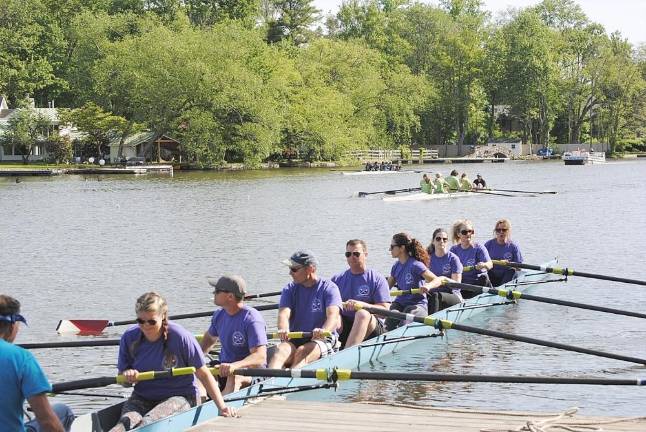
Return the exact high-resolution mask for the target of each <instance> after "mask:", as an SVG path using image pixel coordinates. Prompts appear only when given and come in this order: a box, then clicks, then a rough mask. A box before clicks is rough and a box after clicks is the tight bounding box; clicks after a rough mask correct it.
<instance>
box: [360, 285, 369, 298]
mask: <svg viewBox="0 0 646 432" xmlns="http://www.w3.org/2000/svg"><path fill="white" fill-rule="evenodd" d="M369 293H370V287H369V286H368V285H361V286H360V287H359V290H358V295H359V296H361V297H368V294H369Z"/></svg>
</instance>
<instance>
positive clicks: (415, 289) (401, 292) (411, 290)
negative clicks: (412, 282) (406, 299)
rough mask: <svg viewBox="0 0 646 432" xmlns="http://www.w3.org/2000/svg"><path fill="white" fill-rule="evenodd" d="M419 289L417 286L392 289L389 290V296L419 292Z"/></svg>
mask: <svg viewBox="0 0 646 432" xmlns="http://www.w3.org/2000/svg"><path fill="white" fill-rule="evenodd" d="M420 292H421V291H420V289H419V288H413V289H410V290H392V291H390V296H391V297H397V296H400V295H405V294H420Z"/></svg>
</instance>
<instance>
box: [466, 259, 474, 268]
mask: <svg viewBox="0 0 646 432" xmlns="http://www.w3.org/2000/svg"><path fill="white" fill-rule="evenodd" d="M474 265H476V259H475V258H470V259H468V260H467V265H466V266H465V267H471V266H474Z"/></svg>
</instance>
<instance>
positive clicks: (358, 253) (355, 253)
mask: <svg viewBox="0 0 646 432" xmlns="http://www.w3.org/2000/svg"><path fill="white" fill-rule="evenodd" d="M352 255H354V256H356V257H357V258H359V257H360V256H361V252H357V251H354V252H346V253H345V257H346V258H350V257H351V256H352Z"/></svg>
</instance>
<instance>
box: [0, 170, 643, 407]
mask: <svg viewBox="0 0 646 432" xmlns="http://www.w3.org/2000/svg"><path fill="white" fill-rule="evenodd" d="M406 168H408V167H406ZM406 168H405V169H406ZM453 168H456V169H458V170H459V171H460V172H463V171H466V172H467V173H469V176H470V178H472V179H473V178H475V174H476V173H481V174H482V175H483V177H484V178H485V179H486V180H487V182H488V184H489V185H490V186H491V187H499V188H501V189H520V190H535V191H542V190H553V191H558V194H557V195H538V196H534V197H527V196H523V197H505V196H488V195H483V196H481V197H480V196H479V197H473V198H468V199H467V198H464V199H451V200H442V201H436V202H433V201H426V202H400V203H389V202H383V201H382V200H381V199H379V198H380V196H378V195H377V196H373V197H372V198H352V197H351V196H352V194H353V192H357V191H378V190H386V189H399V188H405V187H415V186H418V182H419V179H420V177H421V174H417V173H406V174H395V175H381V176H380V175H376V176H343V175H341V174H340V173H339V172H336V171H330V170H275V171H254V172H240V173H201V172H200V173H181V172H176V174H175V176H174V177H162V176H137V177H135V176H105V177H98V178H97V177H96V176H85V177H84V176H61V177H53V178H50V179H42V178H23V179H22V182H21V183H15V180H14V179H11V178H8V179H7V178H0V263H1V266H2V267H1V268H2V277H1V278H0V292H2V293H7V294H9V295H12V296H14V297H17V298H18V299H19V300H20V301H21V302H22V304H23V313H24V315H25V316H26V317H27V319H28V320H29V326H28V327H26V326H23V327H22V329H21V332H20V334H19V336H18V340H17V342H18V343H21V342H22V343H26V342H48V341H59V340H67V339H78V337H76V336H59V335H57V334H56V332H55V331H54V330H55V328H56V324H57V323H58V320H59V319H62V318H66V319H70V318H96V319H110V320H125V319H132V318H134V302H135V299H136V298H137V297H138V296H139V295H140V294H142V293H144V292H146V291H150V290H156V291H159V292H160V293H162V294H163V295H164V296H165V297H166V298H167V300H168V302H169V306H170V312H171V314H178V313H188V312H199V311H208V310H210V309H211V308H212V307H213V305H212V302H211V300H212V296H211V292H212V288H211V287H210V286H209V285H208V284H207V282H206V276H219V275H221V274H223V273H239V274H241V275H243V277H244V278H245V279H246V280H247V284H248V286H249V288H250V290H251V291H252V292H270V291H277V290H280V289H281V288H282V287H283V286H284V285H285V284H286V283H287V282H288V281H289V280H290V277H289V274H288V270H287V268H286V267H285V266H283V265H282V264H281V263H280V261H281V260H282V259H284V258H286V257H288V256H289V255H290V254H291V253H292V252H293V251H295V250H296V249H299V248H309V249H311V250H313V251H314V252H315V253H316V254H317V255H318V257H319V261H320V269H319V274H320V275H322V276H323V277H329V276H331V275H333V274H334V273H337V272H339V271H341V270H344V269H345V268H346V261H345V257H344V256H343V252H344V250H345V242H346V241H347V240H348V239H350V238H362V239H364V240H366V241H367V243H368V248H369V256H368V262H369V265H370V266H371V267H374V268H376V269H378V270H380V271H382V272H384V273H388V272H389V269H390V266H391V264H392V259H391V258H390V254H389V252H388V246H389V244H390V238H391V236H392V235H393V234H394V233H396V232H400V231H407V232H410V233H412V234H413V235H414V236H415V237H416V238H418V239H420V240H421V241H422V243H423V244H425V245H426V244H428V243H429V241H430V237H431V233H432V231H433V230H434V229H435V228H436V227H440V226H443V227H446V228H448V227H450V225H451V224H452V223H453V221H454V220H455V219H458V218H463V217H466V218H469V219H471V220H472V221H473V222H474V224H475V228H476V238H477V240H478V241H479V242H482V243H484V241H486V240H487V239H489V238H491V236H492V230H493V227H494V223H495V221H496V220H497V219H498V218H501V217H507V218H509V219H511V221H512V224H513V238H514V240H516V241H517V242H518V243H519V244H520V246H521V248H522V251H523V255H524V257H525V262H527V263H531V264H539V263H541V262H543V261H546V260H548V259H551V258H553V257H555V256H558V257H559V259H560V265H561V266H564V267H565V266H567V267H569V268H573V269H575V270H579V271H583V272H589V273H599V274H606V275H616V276H623V277H628V278H634V279H641V280H644V279H646V276H645V275H644V269H646V254H645V253H644V245H646V229H645V227H644V220H645V214H646V188H645V187H644V178H645V175H646V161H640V160H632V161H620V162H609V163H607V164H605V165H595V166H580V167H578V166H565V165H563V163H562V162H559V161H546V162H508V163H504V164H489V163H485V164H454V165H427V166H425V167H424V169H426V170H428V171H431V172H436V171H438V170H439V171H441V172H442V173H443V174H444V175H448V172H449V171H450V170H451V169H453ZM532 293H533V294H536V295H542V296H552V297H555V298H561V299H568V300H574V301H581V302H584V303H594V304H601V305H606V306H610V307H615V308H623V309H627V310H634V311H641V312H643V311H644V306H645V305H646V287H643V286H638V285H627V284H619V283H612V282H603V281H598V280H593V279H584V278H576V277H571V278H570V279H569V281H568V282H567V283H554V284H545V285H542V286H540V287H539V288H537V289H536V290H534V291H533V292H532ZM264 314H265V318H266V320H267V323H268V327H269V328H275V324H276V319H275V312H265V313H264ZM208 323H209V319H208V318H201V319H193V320H186V321H182V324H183V325H185V326H186V327H187V328H188V329H189V330H190V331H192V332H195V333H202V332H203V331H204V330H205V329H206V328H207V327H208ZM471 324H472V325H482V326H486V327H487V328H492V329H497V330H501V331H506V332H512V333H516V334H521V335H526V336H532V337H537V338H541V339H549V340H554V341H558V342H562V343H568V344H572V345H579V346H584V347H588V348H594V349H599V350H603V351H608V352H613V353H618V354H623V355H629V356H634V357H639V358H646V344H645V343H644V341H645V340H646V321H645V320H640V319H637V318H629V317H619V316H614V315H607V314H600V313H596V312H591V311H584V310H578V309H571V308H564V307H560V306H551V305H544V304H539V303H535V302H524V301H521V303H520V304H519V305H518V306H515V307H506V309H504V310H498V312H497V313H493V314H491V313H485V314H483V316H482V317H480V318H478V319H477V320H476V321H475V322H472V323H471ZM123 330H124V328H123V327H112V328H109V331H108V332H106V334H105V336H104V337H106V338H116V337H118V335H119V334H120V333H121V332H122V331H123ZM438 346H440V347H442V349H441V350H438V349H437V347H438ZM432 347H434V349H432V350H429V349H425V347H424V344H423V343H418V344H417V346H415V347H412V348H410V349H405V350H402V351H400V352H398V353H396V354H395V355H394V356H393V357H390V358H388V359H386V360H385V361H384V363H379V364H375V365H374V369H375V370H384V369H387V370H388V371H398V370H400V371H409V372H413V371H433V372H450V373H469V374H510V375H512V374H517V375H541V376H568V377H571V376H594V377H622V378H626V377H629V378H632V377H641V378H646V369H645V368H644V367H643V366H638V365H631V364H628V363H624V362H620V361H615V360H610V359H602V358H597V357H590V356H586V355H583V354H576V353H570V352H565V351H559V350H554V349H550V348H543V347H537V346H532V345H527V344H523V343H519V342H511V341H505V340H500V339H491V338H487V337H485V336H472V335H466V336H465V335H460V334H459V333H457V332H455V331H450V332H449V335H448V337H447V338H445V342H444V343H441V344H439V345H438V344H432ZM34 353H35V354H36V356H37V357H38V359H39V361H40V362H41V364H42V365H43V367H44V368H45V370H46V372H47V374H48V375H49V378H50V380H51V381H52V382H60V381H65V380H72V379H81V378H87V377H92V376H99V375H114V374H115V373H116V357H117V347H105V348H80V349H58V350H53V349H52V350H37V351H34ZM343 387H344V390H342V391H340V392H337V393H336V394H333V393H330V398H336V400H339V399H342V400H370V401H386V402H398V403H410V404H432V405H436V406H452V407H479V408H496V409H517V410H541V411H561V410H565V409H567V408H569V407H579V408H580V410H581V412H583V413H587V414H605V415H643V414H644V408H643V400H644V391H646V390H644V389H643V388H637V387H634V388H633V387H598V386H563V385H550V386H546V385H508V384H461V383H449V384H445V383H421V384H420V383H409V382H396V383H394V382H393V383H388V382H364V383H361V384H344V385H343ZM94 393H100V394H121V393H122V390H121V389H120V387H117V386H113V387H109V388H106V389H98V390H95V391H94ZM57 400H60V401H63V402H67V403H70V404H71V405H72V406H73V407H74V408H75V410H76V411H77V412H79V413H82V412H84V411H88V410H90V409H92V408H96V407H97V406H101V405H105V404H108V403H113V402H114V401H115V399H110V398H104V397H102V396H95V397H91V398H88V397H81V396H59V397H57Z"/></svg>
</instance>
